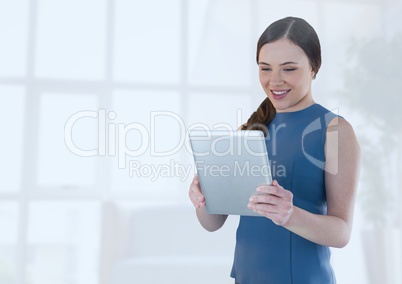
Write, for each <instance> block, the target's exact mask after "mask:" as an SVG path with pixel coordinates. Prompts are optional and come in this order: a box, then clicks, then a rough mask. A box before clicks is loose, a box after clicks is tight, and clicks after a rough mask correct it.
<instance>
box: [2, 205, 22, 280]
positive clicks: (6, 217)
mask: <svg viewBox="0 0 402 284" xmlns="http://www.w3.org/2000/svg"><path fill="white" fill-rule="evenodd" d="M0 232H1V234H0V283H10V284H14V283H17V282H16V281H17V279H16V278H17V275H16V248H17V239H18V235H17V234H18V205H17V203H15V202H0Z"/></svg>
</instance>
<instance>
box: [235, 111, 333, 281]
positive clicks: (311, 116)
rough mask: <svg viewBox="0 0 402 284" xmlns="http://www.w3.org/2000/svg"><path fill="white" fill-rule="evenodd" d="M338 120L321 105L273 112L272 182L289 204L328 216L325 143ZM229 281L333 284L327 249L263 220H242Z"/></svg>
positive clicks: (269, 140) (270, 140)
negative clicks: (331, 125)
mask: <svg viewBox="0 0 402 284" xmlns="http://www.w3.org/2000/svg"><path fill="white" fill-rule="evenodd" d="M336 116H337V115H335V114H334V113H332V112H330V111H329V110H327V109H326V108H324V107H322V106H321V105H319V104H314V105H312V106H310V107H308V108H306V109H303V110H300V111H296V112H286V113H277V114H276V116H275V118H274V119H273V121H272V122H271V123H270V124H269V125H268V130H269V134H268V136H267V138H266V144H267V150H268V155H269V158H270V160H271V171H272V175H273V178H274V179H276V180H277V181H278V183H279V184H280V185H281V186H283V187H284V188H285V189H287V190H290V191H291V192H292V193H293V204H294V205H295V206H297V207H300V208H302V209H305V210H307V211H309V212H311V213H314V214H326V211H327V210H326V209H327V206H326V194H325V172H324V165H325V152H324V146H325V139H326V129H327V126H328V124H329V123H330V121H331V120H332V119H333V118H335V117H336ZM231 277H233V278H235V279H236V282H238V283H240V284H333V283H335V282H336V281H335V276H334V273H333V270H332V268H331V265H330V251H329V248H328V247H325V246H321V245H318V244H316V243H313V242H310V241H308V240H306V239H304V238H302V237H300V236H298V235H296V234H294V233H292V232H290V231H288V230H287V229H285V228H283V227H281V226H277V225H275V224H274V223H273V222H272V221H271V220H269V219H267V218H265V217H249V216H241V217H240V223H239V226H238V229H237V233H236V249H235V257H234V262H233V268H232V272H231Z"/></svg>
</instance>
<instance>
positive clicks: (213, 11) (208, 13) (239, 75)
mask: <svg viewBox="0 0 402 284" xmlns="http://www.w3.org/2000/svg"><path fill="white" fill-rule="evenodd" d="M188 5H189V11H188V20H189V26H188V35H187V36H188V39H189V43H188V46H189V58H188V62H187V63H188V65H187V66H188V69H189V74H188V76H189V81H190V83H192V84H207V85H220V86H221V85H223V86H233V85H236V86H248V85H249V84H250V78H251V66H254V65H255V54H254V53H255V51H254V49H253V48H254V46H255V44H254V42H255V43H256V41H257V39H253V38H250V30H251V19H250V16H251V13H250V3H249V2H248V1H241V0H235V1H233V0H221V1H209V0H203V1H188ZM228 7H230V8H228ZM250 40H251V41H250ZM251 46H252V47H253V48H251Z"/></svg>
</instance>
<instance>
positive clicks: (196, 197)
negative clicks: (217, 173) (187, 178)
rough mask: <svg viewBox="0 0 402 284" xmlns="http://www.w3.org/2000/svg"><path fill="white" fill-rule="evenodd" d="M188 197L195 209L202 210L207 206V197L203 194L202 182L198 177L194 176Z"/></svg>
mask: <svg viewBox="0 0 402 284" xmlns="http://www.w3.org/2000/svg"><path fill="white" fill-rule="evenodd" d="M188 195H189V197H190V200H191V202H192V203H193V205H194V207H195V208H202V207H204V206H205V197H204V195H203V194H202V190H201V186H200V181H199V180H198V177H197V175H195V176H194V178H193V181H192V182H191V184H190V190H189V192H188Z"/></svg>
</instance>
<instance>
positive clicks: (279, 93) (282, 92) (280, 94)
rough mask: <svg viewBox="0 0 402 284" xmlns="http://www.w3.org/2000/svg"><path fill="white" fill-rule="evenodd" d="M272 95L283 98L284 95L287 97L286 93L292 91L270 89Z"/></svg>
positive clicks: (278, 98) (277, 98)
mask: <svg viewBox="0 0 402 284" xmlns="http://www.w3.org/2000/svg"><path fill="white" fill-rule="evenodd" d="M270 91H271V94H272V96H273V97H274V99H276V100H280V99H283V98H284V97H286V95H287V94H288V93H289V92H290V89H289V90H270Z"/></svg>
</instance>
